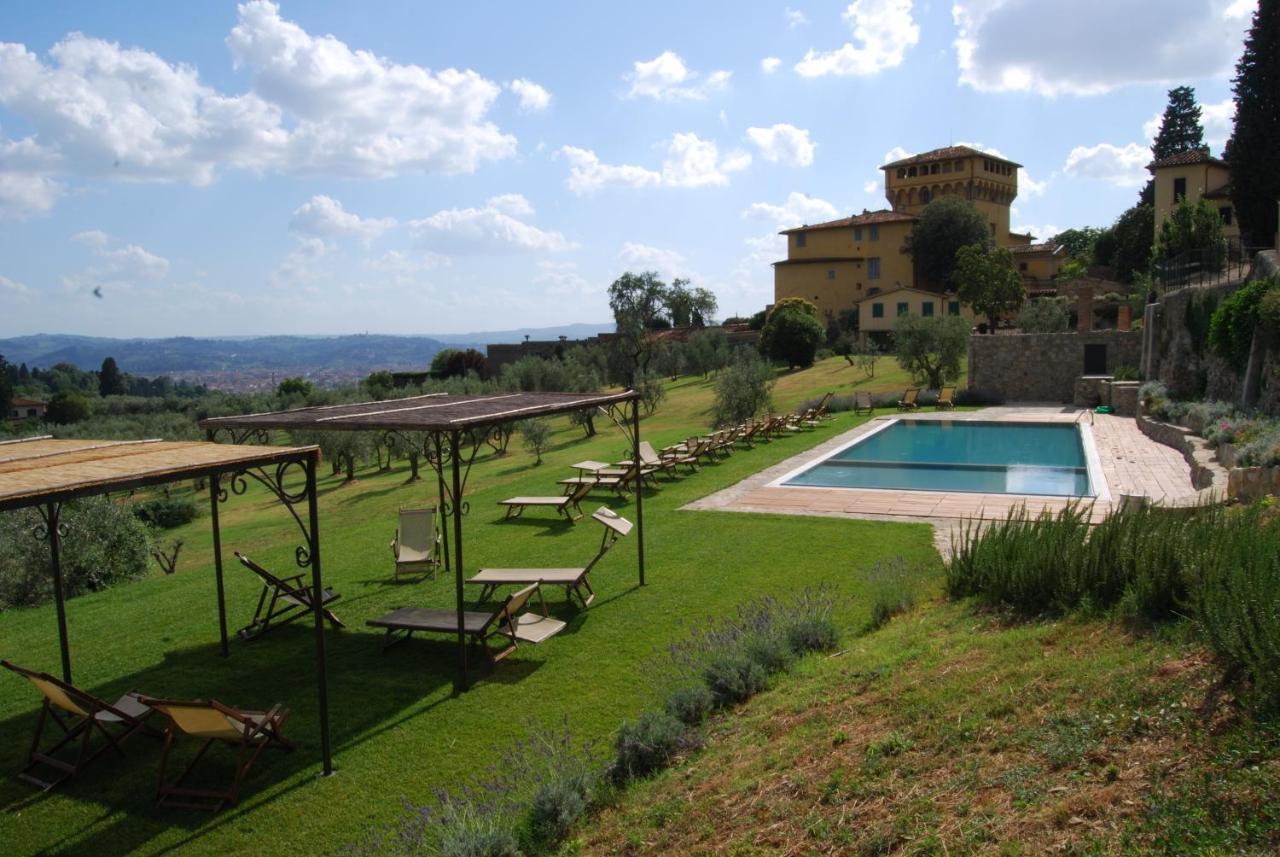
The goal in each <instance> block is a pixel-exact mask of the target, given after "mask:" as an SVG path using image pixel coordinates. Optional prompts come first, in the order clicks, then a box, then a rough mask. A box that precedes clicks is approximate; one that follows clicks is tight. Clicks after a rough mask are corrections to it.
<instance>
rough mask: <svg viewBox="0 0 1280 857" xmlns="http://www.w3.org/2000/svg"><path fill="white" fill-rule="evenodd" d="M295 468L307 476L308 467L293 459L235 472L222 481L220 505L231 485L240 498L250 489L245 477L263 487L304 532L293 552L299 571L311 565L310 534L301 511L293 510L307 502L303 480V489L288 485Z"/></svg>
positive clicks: (224, 500) (232, 490) (220, 483)
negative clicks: (271, 465) (291, 487)
mask: <svg viewBox="0 0 1280 857" xmlns="http://www.w3.org/2000/svg"><path fill="white" fill-rule="evenodd" d="M294 467H297V468H299V469H300V470H301V471H302V473H303V475H304V476H305V474H306V465H305V464H304V463H303V462H302V461H299V460H297V459H290V460H288V461H282V462H280V463H278V464H276V465H275V467H269V466H264V467H249V468H245V469H244V470H237V471H235V472H234V473H232V474H231V475H230V477H229V478H225V479H223V478H219V480H218V502H220V503H225V502H226V500H227V486H228V485H229V486H230V489H231V493H232V494H234V495H236V496H237V497H239V496H242V495H243V494H244V493H245V491H247V490H248V489H249V482H248V480H247V479H246V478H245V477H250V478H252V479H253V480H254V481H256V482H258V483H260V484H261V485H263V486H264V487H265V488H266V489H267V490H268V491H270V492H271V493H272V494H273V495H274V496H275V498H276V499H277V500H279V501H280V503H281V504H282V505H283V506H284V507H285V509H287V510H288V511H289V514H290V515H292V516H293V520H294V522H295V523H296V524H297V525H298V529H299V530H301V531H302V544H300V545H298V546H297V547H296V548H295V549H294V551H293V559H294V562H296V563H297V564H298V567H299V568H307V567H308V566H310V565H311V549H310V545H311V531H310V529H308V527H307V524H306V522H305V521H304V520H303V519H302V516H301V515H299V514H298V510H297V509H296V508H294V507H295V506H297V505H298V504H300V503H303V502H305V501H306V500H307V487H306V486H307V483H306V481H305V480H304V481H303V483H302V487H301V488H299V489H297V490H290V489H289V487H288V485H287V482H288V479H289V473H290V469H291V468H294Z"/></svg>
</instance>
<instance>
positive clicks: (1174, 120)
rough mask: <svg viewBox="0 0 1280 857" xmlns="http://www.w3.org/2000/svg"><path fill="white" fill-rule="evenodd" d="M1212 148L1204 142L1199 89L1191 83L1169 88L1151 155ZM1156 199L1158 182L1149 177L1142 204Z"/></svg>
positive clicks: (1156, 158) (1175, 153) (1167, 154)
mask: <svg viewBox="0 0 1280 857" xmlns="http://www.w3.org/2000/svg"><path fill="white" fill-rule="evenodd" d="M1197 149H1199V150H1201V151H1205V152H1207V151H1209V147H1208V146H1206V145H1205V144H1204V126H1203V125H1201V124H1200V105H1199V104H1197V103H1196V91H1195V90H1194V89H1192V88H1191V87H1189V86H1175V87H1174V88H1173V89H1171V90H1169V103H1168V104H1167V105H1165V108H1164V116H1162V117H1160V130H1159V131H1158V132H1157V133H1156V140H1155V142H1154V143H1152V144H1151V159H1152V160H1153V161H1159V160H1161V159H1163V158H1167V157H1169V156H1170V155H1178V154H1181V153H1183V152H1191V151H1195V150H1197ZM1153 202H1155V182H1154V181H1153V180H1151V179H1148V180H1147V186H1146V187H1144V188H1143V189H1142V194H1141V197H1140V198H1139V203H1140V204H1144V203H1145V204H1150V203H1153Z"/></svg>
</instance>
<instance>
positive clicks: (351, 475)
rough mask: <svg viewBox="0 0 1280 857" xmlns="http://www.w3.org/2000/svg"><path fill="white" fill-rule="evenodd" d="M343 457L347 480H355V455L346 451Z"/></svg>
mask: <svg viewBox="0 0 1280 857" xmlns="http://www.w3.org/2000/svg"><path fill="white" fill-rule="evenodd" d="M344 458H346V460H347V479H346V481H347V482H355V481H356V457H355V456H354V455H352V454H350V453H346V454H345V455H344Z"/></svg>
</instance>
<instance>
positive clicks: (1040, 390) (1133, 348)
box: [969, 330, 1142, 402]
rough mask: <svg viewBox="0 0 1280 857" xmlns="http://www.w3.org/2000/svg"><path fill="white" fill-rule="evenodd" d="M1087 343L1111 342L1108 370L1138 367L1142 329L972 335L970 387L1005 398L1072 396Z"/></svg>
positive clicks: (1046, 399)
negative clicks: (1138, 330)
mask: <svg viewBox="0 0 1280 857" xmlns="http://www.w3.org/2000/svg"><path fill="white" fill-rule="evenodd" d="M1086 345H1105V346H1106V347H1107V374H1110V373H1112V372H1114V371H1115V370H1116V367H1118V366H1133V367H1135V368H1136V367H1137V365H1138V361H1139V360H1140V359H1141V356H1142V335H1141V334H1140V333H1136V332H1131V331H1118V330H1094V331H1090V332H1088V333H1019V334H1013V335H1010V336H980V335H979V336H971V337H970V338H969V389H971V390H974V391H977V392H981V393H983V394H986V395H989V396H993V397H998V398H1000V399H1003V400H1004V401H1007V402H1071V401H1073V400H1074V398H1075V383H1076V379H1077V378H1079V377H1080V376H1081V375H1083V374H1084V347H1085V346H1086Z"/></svg>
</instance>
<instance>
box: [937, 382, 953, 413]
mask: <svg viewBox="0 0 1280 857" xmlns="http://www.w3.org/2000/svg"><path fill="white" fill-rule="evenodd" d="M955 406H956V388H955V387H943V388H942V389H941V390H939V391H938V402H937V404H936V405H934V407H935V408H937V410H939V411H949V410H951V409H952V408H954V407H955Z"/></svg>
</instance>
